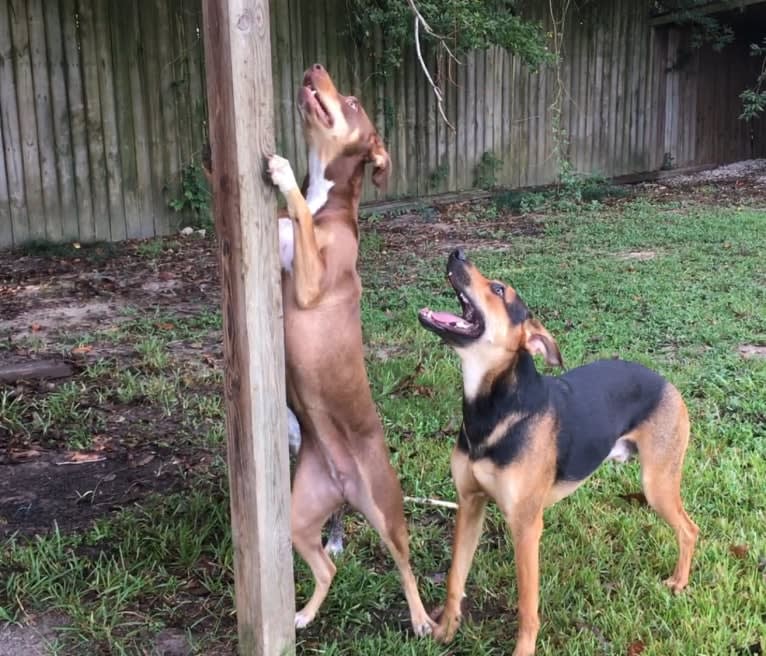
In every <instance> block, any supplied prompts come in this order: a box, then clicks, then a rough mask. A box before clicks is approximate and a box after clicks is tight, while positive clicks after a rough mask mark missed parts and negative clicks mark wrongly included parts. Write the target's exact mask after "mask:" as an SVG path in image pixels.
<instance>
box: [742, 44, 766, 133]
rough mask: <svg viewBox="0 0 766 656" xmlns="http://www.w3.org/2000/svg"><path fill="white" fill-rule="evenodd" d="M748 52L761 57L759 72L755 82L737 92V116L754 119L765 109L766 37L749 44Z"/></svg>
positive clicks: (746, 119)
mask: <svg viewBox="0 0 766 656" xmlns="http://www.w3.org/2000/svg"><path fill="white" fill-rule="evenodd" d="M750 54H751V55H752V56H753V57H760V58H761V72H760V73H759V74H758V78H757V79H756V81H755V84H754V85H753V86H752V87H750V88H749V89H745V90H744V91H743V92H742V93H741V94H739V97H740V98H741V99H742V114H740V116H739V117H740V118H741V119H744V120H745V121H749V120H751V119H754V118H756V117H757V116H760V115H761V114H763V113H764V112H765V111H766V88H764V87H766V37H764V39H763V41H762V42H761V43H760V44H759V43H751V44H750Z"/></svg>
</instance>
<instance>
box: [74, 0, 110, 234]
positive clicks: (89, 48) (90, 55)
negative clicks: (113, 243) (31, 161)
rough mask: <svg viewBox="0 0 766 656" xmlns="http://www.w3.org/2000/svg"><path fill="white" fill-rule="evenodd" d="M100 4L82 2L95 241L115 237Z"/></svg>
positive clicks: (86, 113)
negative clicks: (104, 107)
mask: <svg viewBox="0 0 766 656" xmlns="http://www.w3.org/2000/svg"><path fill="white" fill-rule="evenodd" d="M97 1H98V0H78V2H77V11H78V14H79V18H80V21H79V22H80V30H79V32H78V34H79V38H80V51H81V57H82V62H83V63H82V67H83V69H82V74H83V93H84V96H85V116H86V122H85V133H86V135H87V139H88V142H87V143H88V156H89V167H90V180H91V192H92V194H93V220H94V233H93V239H96V240H108V239H110V237H111V231H110V224H111V221H110V217H109V197H108V189H109V183H108V181H107V169H106V152H105V149H104V129H103V123H102V120H101V95H100V93H99V84H98V46H97V43H96V22H95V16H94V10H95V8H94V6H93V5H94V3H95V2H97Z"/></svg>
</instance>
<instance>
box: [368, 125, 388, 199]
mask: <svg viewBox="0 0 766 656" xmlns="http://www.w3.org/2000/svg"><path fill="white" fill-rule="evenodd" d="M370 161H371V162H372V166H373V168H372V183H373V184H374V185H375V186H376V187H377V188H378V189H385V188H386V185H387V184H388V177H389V175H390V174H391V158H390V157H389V156H388V151H387V150H386V147H385V146H384V145H383V140H382V139H381V138H380V136H378V135H377V134H376V135H375V136H374V137H373V138H372V147H371V148H370Z"/></svg>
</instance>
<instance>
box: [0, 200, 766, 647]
mask: <svg viewBox="0 0 766 656" xmlns="http://www.w3.org/2000/svg"><path fill="white" fill-rule="evenodd" d="M461 213H462V214H461ZM497 219H498V216H497V213H496V210H495V208H494V206H493V205H491V204H486V203H485V204H483V205H470V206H462V207H456V208H454V210H453V213H452V214H451V216H450V220H453V221H457V222H458V223H459V226H460V229H461V230H462V232H460V234H461V235H469V236H470V237H471V238H470V239H466V241H468V242H469V244H468V248H467V250H468V254H469V256H470V257H471V258H472V259H473V260H474V261H475V263H476V264H477V265H478V266H479V268H480V269H481V270H482V271H483V272H484V273H485V274H486V275H487V276H491V277H495V278H498V279H501V280H504V281H506V282H508V283H510V284H512V285H513V286H514V287H515V288H516V289H517V290H518V291H519V293H520V294H521V295H522V297H523V298H524V300H525V301H526V303H527V304H528V305H529V307H530V308H531V309H532V310H533V311H534V312H535V314H536V315H537V316H538V317H539V318H540V319H541V320H542V321H543V323H544V324H545V325H546V327H547V328H548V330H549V331H550V332H551V333H552V334H553V335H554V337H555V338H556V339H557V341H558V344H559V346H560V348H561V352H562V355H563V357H564V361H565V363H566V365H567V366H568V367H573V366H577V365H579V364H582V363H585V362H589V361H591V360H594V359H597V358H601V357H611V356H613V355H616V354H619V355H620V357H622V358H626V359H633V360H637V361H639V362H642V363H644V364H646V365H648V366H650V367H652V368H654V369H656V370H658V371H659V372H661V373H662V374H663V375H665V376H666V377H667V378H669V379H670V380H671V381H672V382H673V383H674V384H675V385H676V386H677V387H678V388H679V390H680V391H681V393H682V394H683V395H684V397H685V399H686V401H687V404H688V406H689V410H690V413H691V419H692V441H691V444H690V447H689V450H688V453H687V457H686V463H685V476H684V481H683V487H682V494H683V497H684V500H685V505H686V509H687V511H688V512H689V514H690V515H691V517H692V518H693V519H694V521H695V522H696V523H697V524H698V525H699V527H700V540H699V543H698V549H697V552H696V554H695V559H694V563H693V569H692V576H691V581H690V585H689V587H688V589H687V591H686V592H685V593H683V594H682V595H680V596H678V597H673V596H671V595H670V594H669V593H668V591H667V590H666V588H665V587H664V586H663V584H662V580H663V579H664V578H665V577H667V576H668V575H669V574H670V573H671V572H672V569H673V567H674V564H675V559H676V555H677V552H676V544H675V538H674V536H673V534H672V532H671V530H670V529H669V528H668V527H667V525H665V524H664V522H662V521H661V520H660V519H659V518H658V517H657V516H656V515H655V514H654V513H653V512H652V511H651V510H650V509H649V508H648V507H646V506H643V505H641V504H640V502H638V501H636V497H635V496H630V495H632V494H633V493H636V492H639V491H640V484H639V475H638V465H637V463H635V462H633V463H630V464H627V465H617V464H612V463H610V464H607V465H605V466H604V467H602V468H601V469H600V470H599V471H598V472H597V473H596V474H595V475H594V476H593V478H592V479H591V480H590V481H589V483H588V484H586V485H585V486H584V487H582V488H581V489H580V490H578V491H577V492H576V493H575V494H574V495H573V496H571V497H569V498H568V499H565V500H564V501H562V502H560V503H559V504H557V505H556V506H554V507H553V508H551V509H549V510H547V511H546V515H545V522H546V526H545V530H544V534H543V539H542V545H541V608H540V612H541V620H542V627H541V630H540V635H539V639H538V653H540V654H551V655H552V654H556V655H558V654H568V655H576V654H582V655H591V654H620V655H623V654H631V655H637V654H639V653H641V654H643V655H644V656H649V655H657V656H659V655H663V656H666V655H669V654H673V655H676V654H677V655H685V654H688V655H690V656H692V655H695V656H698V655H709V656H719V655H721V654H756V653H762V650H763V649H766V530H765V529H764V527H766V359H763V358H759V357H749V358H746V357H743V355H742V354H741V353H740V349H741V348H742V347H743V346H746V345H766V260H765V259H764V254H765V253H766V211H765V210H763V209H758V208H757V207H753V206H747V205H744V206H740V205H738V204H734V203H728V204H719V203H708V202H707V201H706V200H705V197H704V194H703V193H696V192H695V193H693V194H691V199H690V200H689V201H688V202H687V201H679V200H672V201H671V202H667V201H661V200H656V199H654V200H653V199H651V198H646V197H640V196H639V197H636V198H632V199H629V200H624V201H620V202H618V203H614V204H611V205H609V206H603V205H593V206H588V207H579V208H576V209H575V210H572V211H563V212H559V213H556V212H552V213H550V214H548V215H544V216H541V217H538V222H537V223H536V224H535V225H536V229H535V230H528V231H524V230H522V231H521V233H522V234H517V233H515V232H513V231H512V230H507V229H506V228H505V227H504V224H503V222H502V221H498V220H497ZM456 225H457V224H456ZM418 229H420V228H418ZM386 230H387V228H386V222H385V221H384V220H378V219H377V218H376V217H373V218H372V220H368V221H367V222H366V223H365V224H364V225H363V227H362V231H363V233H364V238H363V243H362V249H361V253H362V261H361V268H362V277H363V281H364V284H365V294H364V299H363V322H364V329H365V336H366V341H367V344H368V347H369V357H368V371H369V375H370V379H371V384H372V388H373V393H374V396H375V399H376V401H377V403H378V407H379V411H380V414H381V415H382V418H383V422H384V425H385V428H386V432H387V436H388V441H389V444H390V446H391V451H392V458H393V463H394V467H395V468H396V470H397V471H398V472H399V474H400V477H401V481H402V486H403V488H404V491H405V494H407V495H411V496H419V497H436V498H440V499H445V500H454V497H455V492H454V487H453V485H452V481H451V478H450V473H449V455H450V451H451V449H452V447H453V444H454V439H455V434H456V430H457V427H458V426H459V422H460V394H461V390H460V376H459V368H458V362H457V358H456V357H455V356H454V355H453V354H452V352H451V351H450V350H448V349H447V348H446V347H444V346H442V345H441V344H440V343H439V341H438V340H437V338H436V337H435V336H433V335H432V334H430V333H427V332H426V331H425V330H423V329H422V328H420V326H419V325H418V322H417V319H416V312H417V310H418V309H419V308H420V307H422V306H425V305H429V306H431V307H437V308H454V307H456V301H455V299H454V295H453V293H452V292H451V290H450V289H449V288H448V286H447V284H446V282H445V279H444V267H445V263H446V257H445V256H444V250H445V249H444V248H441V245H440V244H437V243H436V241H433V242H432V243H431V244H428V243H426V245H425V246H418V247H415V246H413V247H412V248H406V247H405V248H399V247H397V248H394V247H392V246H391V244H390V243H389V242H387V239H389V237H390V235H389V234H388V233H387V232H386ZM456 231H457V229H456ZM457 232H459V231H457ZM403 234H404V235H405V237H406V234H407V233H406V227H405V228H404V229H403ZM446 236H447V237H449V236H450V233H446ZM442 237H445V235H444V234H442ZM415 241H416V240H413V243H415ZM426 241H427V240H426ZM498 244H500V245H502V244H504V245H505V247H504V248H499V247H498ZM144 250H145V251H146V253H145V257H146V258H147V261H151V257H154V256H156V255H157V253H155V251H156V250H157V249H149V248H146V247H144ZM383 251H385V252H383ZM214 310H215V308H214V307H213V306H211V307H209V308H208V311H207V313H199V314H197V315H184V316H179V315H172V314H171V315H168V314H155V315H149V319H147V318H146V316H147V315H146V313H145V312H144V313H143V314H142V315H141V316H131V315H127V316H123V317H122V320H121V323H119V324H118V325H116V326H115V327H102V329H101V332H99V331H96V332H94V333H90V334H87V335H76V334H75V335H73V334H67V335H64V336H62V337H61V339H60V343H59V344H58V347H57V348H59V349H67V350H68V349H71V348H72V346H73V345H75V344H78V343H88V344H92V343H109V344H113V345H114V346H115V348H117V347H119V346H123V347H125V346H130V347H131V348H132V350H131V353H130V356H129V357H130V358H132V359H131V360H130V361H129V365H127V366H126V365H125V361H124V360H119V359H115V358H104V359H103V360H94V361H92V362H90V363H89V364H88V366H87V367H86V368H85V369H83V370H82V371H81V372H79V373H78V375H77V376H76V378H75V379H74V380H72V381H71V382H68V383H65V384H64V385H63V386H59V387H57V388H56V389H55V390H53V391H49V392H47V393H46V394H45V395H37V396H35V397H34V399H27V400H25V399H24V398H21V399H19V397H13V396H10V395H9V394H7V393H3V392H2V391H0V420H2V421H3V423H4V424H5V425H6V428H7V429H8V430H9V432H10V433H12V434H14V435H20V434H21V433H22V432H23V431H24V430H26V431H27V432H28V433H31V436H30V437H29V438H28V439H29V440H31V441H34V439H35V436H36V435H37V436H39V434H40V433H41V431H42V429H41V428H40V425H39V424H34V417H35V416H37V417H49V422H52V423H53V424H56V423H57V422H60V423H61V424H62V425H65V426H67V430H66V431H64V432H62V433H61V435H60V436H59V438H57V439H60V440H62V444H59V447H62V448H63V446H67V447H70V448H71V447H76V448H78V449H87V448H91V447H92V446H93V445H92V444H91V443H90V436H92V435H93V434H95V433H98V432H99V431H106V430H108V426H109V425H110V424H109V421H110V420H109V418H108V417H107V418H104V417H100V416H99V414H98V412H96V411H94V413H91V414H88V413H85V412H83V411H82V408H83V407H84V406H83V405H78V403H77V400H76V398H75V397H77V395H78V394H79V395H86V396H87V397H88V398H89V399H91V401H92V400H93V399H94V398H96V397H95V396H94V395H96V394H101V395H102V398H103V399H105V401H104V403H106V404H112V406H115V407H116V406H118V405H120V404H121V406H120V407H124V408H129V407H132V406H135V405H136V404H139V405H143V406H147V405H150V406H152V407H155V406H156V407H158V408H160V411H161V414H162V416H165V417H167V418H175V419H174V421H175V423H174V424H173V425H172V426H171V427H170V428H169V429H168V431H167V432H166V433H164V434H163V435H162V436H161V438H162V439H160V437H157V438H156V439H157V440H158V441H162V442H163V444H164V446H165V448H167V449H170V450H173V449H176V448H177V447H178V444H182V445H183V447H184V449H188V450H190V451H194V452H199V451H204V453H205V454H207V457H206V459H205V463H206V464H205V466H204V467H195V468H193V469H187V470H185V473H184V475H183V476H182V477H181V479H180V480H179V481H178V482H177V483H176V485H175V487H173V488H172V490H173V491H169V492H167V493H164V494H162V495H157V496H148V497H146V498H144V499H142V500H141V501H140V503H139V504H138V505H129V506H127V508H126V509H125V510H123V511H121V512H112V513H108V514H103V515H102V516H100V517H98V518H97V519H95V520H94V521H93V522H89V523H88V524H87V525H83V526H79V527H78V528H77V530H74V531H72V530H67V528H66V527H65V526H61V527H60V530H58V531H57V530H51V531H47V532H38V534H37V535H34V536H32V535H30V534H28V533H27V534H23V533H19V534H17V535H13V534H12V535H9V536H7V537H6V539H5V540H4V541H3V542H0V619H3V618H5V619H23V618H24V617H25V616H26V615H28V614H31V613H35V612H40V611H44V610H49V609H52V608H55V609H58V610H61V611H63V612H64V613H65V614H66V615H67V616H68V617H69V618H70V624H69V627H68V629H67V630H66V632H64V633H63V634H62V636H61V639H62V642H61V645H62V646H61V648H60V652H59V653H62V654H75V653H77V654H91V653H92V654H98V653H113V654H140V653H148V651H146V650H148V647H147V645H149V644H151V636H152V635H154V634H156V632H157V631H158V630H160V629H161V628H162V627H165V626H171V627H180V628H183V629H185V630H187V631H188V633H189V635H190V639H191V640H192V642H193V645H194V649H195V650H196V653H200V654H218V653H220V654H223V653H230V652H231V650H232V647H231V644H232V643H231V640H232V638H233V635H234V631H235V627H234V620H233V616H232V610H231V609H232V606H233V601H232V589H231V581H232V574H231V572H232V562H231V559H232V554H231V543H230V536H229V529H228V502H227V498H226V495H227V492H226V481H225V469H224V466H223V430H222V413H221V404H220V400H219V398H218V391H217V390H218V385H219V384H220V369H219V368H217V367H212V368H210V371H209V372H207V373H205V374H204V381H203V383H200V379H199V376H200V375H202V374H200V373H199V372H198V371H197V370H196V369H192V368H190V365H189V361H190V360H193V359H194V358H195V357H197V359H199V354H198V353H196V352H193V351H192V353H191V355H189V352H188V351H184V352H183V358H181V356H177V353H178V352H177V351H176V350H174V349H173V348H171V346H174V345H176V344H178V343H179V342H181V343H191V344H194V343H196V342H202V341H204V339H205V338H206V337H209V335H210V334H211V331H214V330H216V329H217V328H218V319H217V315H216V313H215V312H214ZM163 312H165V311H164V310H163ZM168 325H171V328H168ZM126 357H127V356H126ZM194 372H197V373H194ZM66 385H70V386H74V387H73V388H72V389H70V390H69V396H68V397H67V396H66V394H65V392H66V391H67V388H66V387H65V386H66ZM62 389H63V390H64V391H62ZM93 404H94V405H95V402H93ZM102 405H103V404H102ZM89 407H90V406H89ZM179 417H181V419H179ZM30 422H31V423H30ZM25 426H26V427H27V428H26V429H25ZM29 426H33V427H32V428H29ZM19 439H20V438H19ZM66 440H70V442H66ZM406 510H407V512H408V515H409V520H410V526H411V547H412V559H413V564H414V569H415V571H416V573H417V575H418V577H419V580H420V584H421V593H422V595H423V597H424V600H425V603H426V606H427V607H428V608H432V607H434V606H437V605H440V604H441V603H442V601H443V598H444V593H445V581H444V578H445V573H446V571H447V569H448V567H449V563H450V547H451V538H452V527H453V521H454V514H453V512H452V511H450V510H444V509H437V508H432V507H425V506H419V505H408V506H407V508H406ZM345 525H346V533H347V535H346V550H345V551H344V553H343V554H342V556H341V557H340V558H339V561H338V575H337V577H336V579H335V582H334V584H333V587H332V589H331V591H330V595H329V597H328V599H327V601H326V602H325V604H324V606H323V607H322V609H321V611H320V615H319V616H318V618H317V620H316V621H315V623H314V624H312V625H311V626H310V627H309V628H308V629H306V631H305V632H303V633H299V634H298V639H299V649H298V652H299V653H302V654H325V655H336V654H348V655H351V654H354V655H388V654H395V655H400V654H402V655H404V654H418V655H424V656H437V655H444V656H446V655H447V654H449V655H477V656H478V655H482V656H485V655H487V656H488V655H490V654H497V655H500V654H508V653H510V652H511V651H512V648H513V645H514V636H515V631H516V619H515V607H516V583H515V576H514V568H513V550H512V546H511V541H510V537H509V535H508V534H507V532H506V530H505V527H504V526H503V523H502V521H501V518H500V515H499V513H498V512H497V511H496V509H494V508H492V509H491V510H490V512H489V514H488V518H487V523H486V526H485V532H484V536H483V538H482V540H481V543H480V546H479V549H478V551H477V556H476V559H475V561H474V565H473V568H472V570H471V575H470V577H469V581H468V588H467V593H468V599H467V600H466V616H467V619H466V621H465V623H464V625H463V628H462V629H461V630H460V631H459V633H458V636H457V638H456V640H455V642H454V643H453V644H452V645H450V646H449V647H444V646H440V645H437V644H435V643H434V642H433V641H431V640H430V639H426V640H417V639H415V638H414V637H412V634H411V632H410V631H409V628H408V615H407V609H406V604H405V602H404V598H403V595H402V594H401V589H400V586H399V582H398V577H397V575H396V574H395V572H394V570H393V564H392V562H391V560H390V559H389V557H388V556H387V554H386V553H385V550H384V549H383V547H382V546H381V544H380V543H379V540H378V538H377V535H376V534H375V533H374V532H373V531H372V530H371V529H370V528H369V527H368V526H367V525H366V524H365V523H364V522H362V521H361V519H360V518H358V517H357V516H354V515H351V516H348V517H347V518H346V521H345ZM296 585H297V589H296V595H297V599H298V603H299V604H301V603H302V602H304V601H305V600H306V599H307V597H308V595H309V594H310V591H311V586H312V581H311V576H310V573H309V571H308V569H307V568H306V567H305V565H304V564H303V563H302V562H300V561H299V560H297V559H296Z"/></svg>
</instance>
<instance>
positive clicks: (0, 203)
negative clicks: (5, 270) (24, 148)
mask: <svg viewBox="0 0 766 656" xmlns="http://www.w3.org/2000/svg"><path fill="white" fill-rule="evenodd" d="M2 19H3V16H2V14H0V20H2ZM2 66H3V64H0V68H1V67H2ZM2 127H3V126H2V121H0V248H4V247H6V246H11V245H12V244H13V218H12V216H11V205H10V194H9V193H8V175H7V173H6V170H5V139H4V137H3V129H2Z"/></svg>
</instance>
